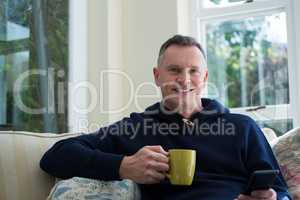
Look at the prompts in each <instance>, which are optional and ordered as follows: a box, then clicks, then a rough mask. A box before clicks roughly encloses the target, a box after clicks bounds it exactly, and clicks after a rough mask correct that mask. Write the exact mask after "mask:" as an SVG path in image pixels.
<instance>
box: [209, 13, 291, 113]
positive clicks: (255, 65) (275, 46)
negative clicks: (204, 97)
mask: <svg viewBox="0 0 300 200" xmlns="http://www.w3.org/2000/svg"><path fill="white" fill-rule="evenodd" d="M206 44H207V55H208V68H209V75H210V76H209V80H210V83H211V84H210V85H209V88H208V93H209V96H210V97H213V98H216V99H219V100H220V101H222V102H223V103H224V104H225V105H227V106H228V107H231V108H234V107H244V106H257V105H278V104H288V103H289V84H288V57H287V50H288V49H287V32H286V14H285V13H284V12H280V13H277V14H273V15H270V16H259V17H251V18H247V19H243V20H230V21H224V22H218V23H209V24H206Z"/></svg>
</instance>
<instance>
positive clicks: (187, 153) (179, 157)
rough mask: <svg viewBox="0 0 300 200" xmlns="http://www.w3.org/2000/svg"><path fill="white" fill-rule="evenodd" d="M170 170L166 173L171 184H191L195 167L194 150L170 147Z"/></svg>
mask: <svg viewBox="0 0 300 200" xmlns="http://www.w3.org/2000/svg"><path fill="white" fill-rule="evenodd" d="M169 159H170V160H169V164H170V170H169V172H168V173H167V174H166V176H167V177H168V178H169V180H170V182H171V184H172V185H191V184H192V182H193V178H194V174H195V167H196V151H195V150H192V149H170V150H169Z"/></svg>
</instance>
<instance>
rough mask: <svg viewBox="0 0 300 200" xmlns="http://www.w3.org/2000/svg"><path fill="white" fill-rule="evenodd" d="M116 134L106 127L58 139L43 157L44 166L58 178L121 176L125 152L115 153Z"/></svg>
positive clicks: (42, 164) (106, 178) (110, 177)
mask: <svg viewBox="0 0 300 200" xmlns="http://www.w3.org/2000/svg"><path fill="white" fill-rule="evenodd" d="M115 146H116V144H115V140H114V136H113V135H105V129H103V128H102V129H100V130H99V131H98V132H97V133H93V134H86V135H82V136H78V137H73V138H69V139H65V140H61V141H59V142H57V143H56V144H55V145H54V146H53V147H51V148H50V149H49V150H48V151H47V152H46V153H45V154H44V156H43V157H42V159H41V161H40V167H41V168H42V169H43V170H44V171H46V172H47V173H49V174H51V175H53V176H55V177H58V178H71V177H74V176H79V177H85V178H94V179H101V180H118V179H120V177H119V168H120V164H121V161H122V159H123V157H124V156H123V155H119V154H116V153H114V152H115V151H114V147H115Z"/></svg>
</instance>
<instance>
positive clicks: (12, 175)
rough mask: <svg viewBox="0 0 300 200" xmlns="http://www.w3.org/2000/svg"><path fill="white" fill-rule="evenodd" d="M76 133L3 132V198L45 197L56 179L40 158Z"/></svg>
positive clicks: (35, 199)
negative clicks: (41, 162)
mask: <svg viewBox="0 0 300 200" xmlns="http://www.w3.org/2000/svg"><path fill="white" fill-rule="evenodd" d="M77 135H78V134H74V133H73V134H71V133H66V134H51V133H29V132H16V131H0V199H1V200H20V199H30V200H42V199H46V197H47V195H48V194H49V191H50V190H51V188H52V187H53V185H54V181H55V178H54V177H51V176H49V175H48V174H46V173H45V172H43V171H42V170H41V169H40V168H39V161H40V159H41V157H42V155H43V154H44V153H45V151H46V150H47V149H48V148H50V146H52V145H53V144H54V143H55V142H56V141H58V140H61V139H64V138H68V137H73V136H77Z"/></svg>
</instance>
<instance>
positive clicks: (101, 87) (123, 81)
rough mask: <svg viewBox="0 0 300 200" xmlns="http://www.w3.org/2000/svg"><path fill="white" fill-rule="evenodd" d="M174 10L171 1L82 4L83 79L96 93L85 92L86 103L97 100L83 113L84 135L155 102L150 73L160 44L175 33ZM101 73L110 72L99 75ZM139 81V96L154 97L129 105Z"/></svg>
mask: <svg viewBox="0 0 300 200" xmlns="http://www.w3.org/2000/svg"><path fill="white" fill-rule="evenodd" d="M177 11H178V10H177V1H174V0H164V1H161V0H151V1H149V0H123V1H120V0H101V1H99V0H89V1H88V80H89V81H90V82H91V83H92V85H93V86H94V87H95V90H96V91H97V94H91V91H92V90H90V92H89V93H90V95H89V100H88V102H89V103H91V101H93V99H97V104H96V107H95V108H94V109H93V110H92V111H91V112H89V113H88V123H89V124H88V129H89V131H93V130H96V129H98V128H99V126H103V125H106V124H108V123H111V122H113V121H116V120H118V119H121V118H122V117H124V116H126V115H128V114H129V113H131V112H133V111H142V110H143V109H144V108H145V107H146V106H148V105H149V104H151V103H154V102H155V101H157V100H159V96H158V95H157V94H159V93H158V90H157V89H155V87H154V86H153V85H150V84H151V83H154V82H153V78H152V68H153V67H154V66H155V64H156V59H157V55H158V51H159V47H160V45H161V44H162V43H163V42H164V41H165V40H166V39H167V38H169V37H170V36H172V35H174V34H176V33H177V32H178V25H177V24H178V23H177V21H178V17H177V16H178V13H177ZM181 30H183V28H181ZM107 70H113V71H112V72H111V73H109V75H107V73H105V74H103V73H104V72H105V71H107ZM101 75H104V77H102V78H101ZM145 82H146V83H149V84H148V85H147V86H144V87H142V88H140V89H141V90H140V91H141V92H139V94H140V95H142V94H143V95H149V94H150V95H155V94H156V97H155V98H152V97H149V96H148V97H147V98H140V99H138V101H137V103H135V102H134V98H132V97H134V96H135V95H134V94H135V93H136V92H137V89H138V88H139V86H142V85H141V84H142V83H145ZM147 99H148V100H147ZM101 100H103V101H101ZM126 105H127V106H126ZM107 110H110V111H111V112H110V114H108V113H106V111H107Z"/></svg>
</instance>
